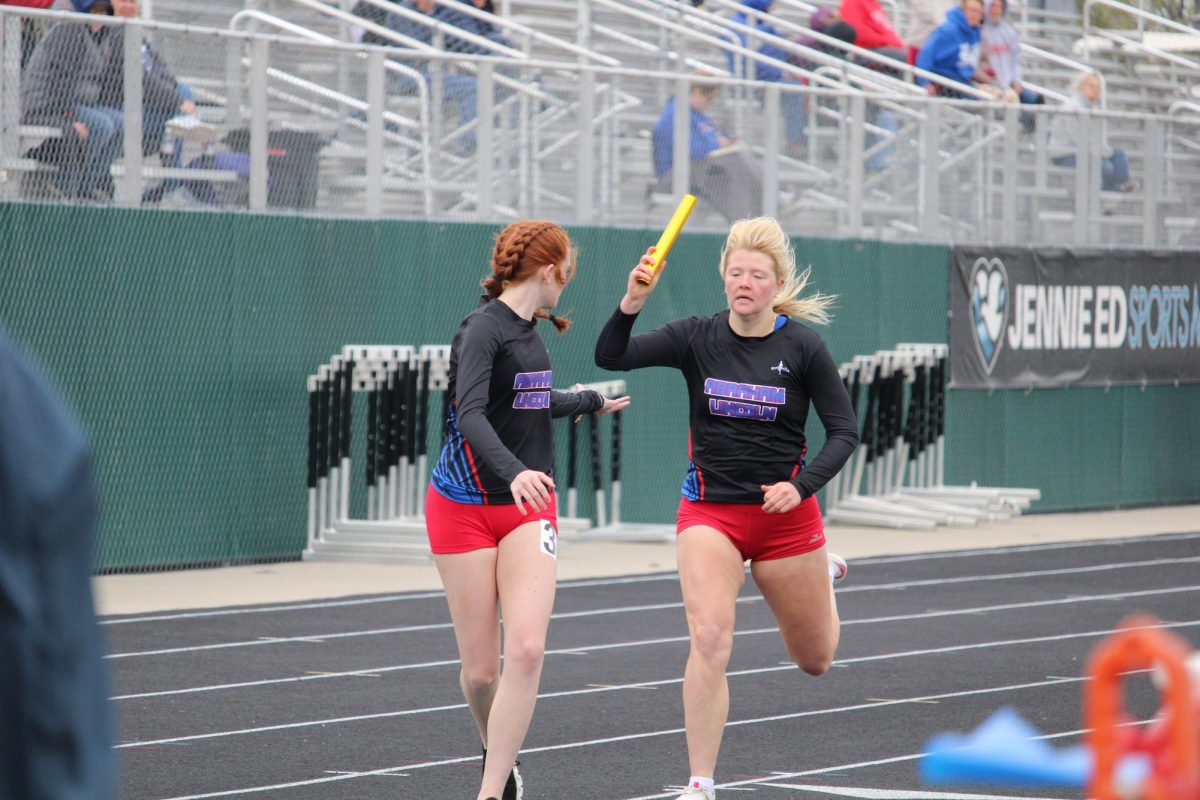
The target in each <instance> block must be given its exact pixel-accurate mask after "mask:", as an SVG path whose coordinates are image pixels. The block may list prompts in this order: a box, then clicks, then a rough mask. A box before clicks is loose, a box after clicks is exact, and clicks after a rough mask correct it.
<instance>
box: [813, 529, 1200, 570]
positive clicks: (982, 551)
mask: <svg viewBox="0 0 1200 800" xmlns="http://www.w3.org/2000/svg"><path fill="white" fill-rule="evenodd" d="M1189 539H1200V532H1194V533H1154V534H1149V535H1147V536H1135V537H1130V538H1128V539H1092V540H1089V541H1073V542H1046V543H1045V544H1026V545H1018V546H1015V547H1001V548H995V547H981V548H977V549H973V550H944V551H942V552H938V553H906V554H904V555H895V556H867V557H865V558H855V559H853V560H852V563H854V564H871V565H873V564H903V563H905V562H908V561H928V560H930V559H934V558H938V559H942V558H972V557H974V556H997V555H1009V554H1011V553H1041V552H1045V551H1048V550H1076V549H1079V548H1081V547H1086V548H1087V549H1089V550H1094V549H1095V548H1097V547H1124V546H1125V545H1131V544H1141V543H1144V542H1172V541H1176V540H1184V541H1186V540H1189ZM833 549H835V550H836V549H837V548H836V547H834V548H833Z"/></svg>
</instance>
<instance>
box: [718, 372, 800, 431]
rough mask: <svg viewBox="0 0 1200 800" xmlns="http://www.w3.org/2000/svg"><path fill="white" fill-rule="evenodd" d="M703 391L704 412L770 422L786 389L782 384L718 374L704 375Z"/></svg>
mask: <svg viewBox="0 0 1200 800" xmlns="http://www.w3.org/2000/svg"><path fill="white" fill-rule="evenodd" d="M704 393H705V394H706V395H708V413H710V414H712V415H713V416H716V417H734V418H736V419H752V420H757V421H759V422H774V421H775V420H776V418H777V417H778V416H779V409H778V408H777V406H781V405H784V404H785V403H787V389H785V388H783V387H782V386H764V385H761V384H757V383H738V382H736V381H725V380H721V379H720V378H705V380H704Z"/></svg>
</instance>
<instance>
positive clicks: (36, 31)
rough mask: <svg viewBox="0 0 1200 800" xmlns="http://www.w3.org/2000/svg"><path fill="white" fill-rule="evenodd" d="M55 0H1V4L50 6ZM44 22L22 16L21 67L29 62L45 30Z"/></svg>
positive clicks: (34, 6) (36, 6) (24, 6)
mask: <svg viewBox="0 0 1200 800" xmlns="http://www.w3.org/2000/svg"><path fill="white" fill-rule="evenodd" d="M52 5H54V0H0V6H21V7H22V8H49V7H50V6H52ZM43 26H44V23H43V22H42V21H41V20H36V19H33V18H31V17H21V69H25V65H26V64H27V63H28V62H29V57H30V56H32V55H33V49H34V48H35V47H37V43H38V40H39V39H41V38H42V34H43V33H44V32H45V30H44V27H43Z"/></svg>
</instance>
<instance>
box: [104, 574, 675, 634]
mask: <svg viewBox="0 0 1200 800" xmlns="http://www.w3.org/2000/svg"><path fill="white" fill-rule="evenodd" d="M665 580H677V578H676V573H674V572H655V573H652V574H650V575H623V576H618V577H612V578H588V579H585V580H574V581H561V582H560V583H559V584H558V588H559V589H582V588H587V587H591V586H619V585H622V584H627V583H653V582H655V581H665ZM445 596H446V593H445V592H443V591H442V590H441V589H435V590H431V591H427V592H406V593H404V594H384V595H372V596H371V597H358V598H354V599H351V600H316V601H307V602H303V603H277V604H274V605H269V606H247V607H245V608H214V609H210V610H207V611H180V612H177V613H173V614H151V615H143V616H139V617H118V618H112V619H101V620H100V624H101V625H127V624H129V623H132V622H170V621H172V620H178V619H203V618H205V617H228V616H235V615H238V614H273V613H275V612H277V611H308V610H310V609H314V608H341V607H343V606H366V605H373V604H375V603H399V602H402V601H404V600H428V599H431V598H435V597H445Z"/></svg>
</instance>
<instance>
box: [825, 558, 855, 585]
mask: <svg viewBox="0 0 1200 800" xmlns="http://www.w3.org/2000/svg"><path fill="white" fill-rule="evenodd" d="M828 556H829V579H830V580H831V581H833V583H834V585H835V586H836V585H837V584H839V583H841V582H842V581H843V580H844V579H845V577H846V573H847V572H849V571H850V568H849V567H848V566H846V559H844V558H842V557H841V556H839V555H838V554H837V553H829V554H828Z"/></svg>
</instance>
